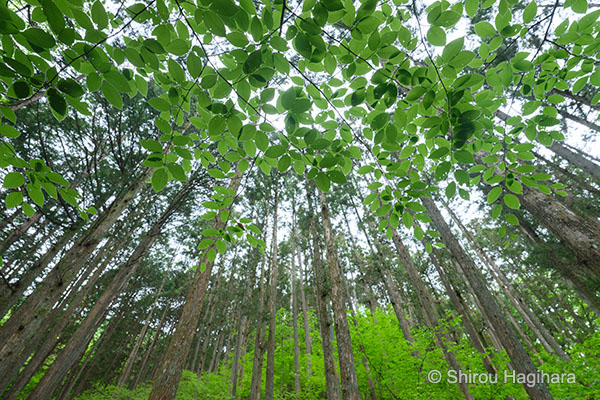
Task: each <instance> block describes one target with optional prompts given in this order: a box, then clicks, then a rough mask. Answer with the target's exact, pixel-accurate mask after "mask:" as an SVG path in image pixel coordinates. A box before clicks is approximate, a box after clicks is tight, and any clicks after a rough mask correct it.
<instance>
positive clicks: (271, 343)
mask: <svg viewBox="0 0 600 400" xmlns="http://www.w3.org/2000/svg"><path fill="white" fill-rule="evenodd" d="M278 202H279V191H278V188H277V181H276V182H275V203H274V206H273V207H274V208H273V236H272V239H271V246H272V247H271V281H270V285H269V304H268V313H269V337H268V339H267V373H266V379H265V399H266V400H273V395H274V392H275V383H274V379H275V328H276V326H275V325H276V323H277V279H278V276H279V263H278V262H277V206H278Z"/></svg>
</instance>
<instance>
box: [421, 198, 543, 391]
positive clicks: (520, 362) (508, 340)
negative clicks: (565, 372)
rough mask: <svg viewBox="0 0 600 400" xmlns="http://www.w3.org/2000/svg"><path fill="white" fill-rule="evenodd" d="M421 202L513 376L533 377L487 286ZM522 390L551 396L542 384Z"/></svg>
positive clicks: (427, 202)
mask: <svg viewBox="0 0 600 400" xmlns="http://www.w3.org/2000/svg"><path fill="white" fill-rule="evenodd" d="M422 201H423V205H424V206H425V208H426V209H427V214H428V215H429V217H430V218H431V219H432V221H433V225H434V226H435V227H436V229H437V231H438V233H439V234H440V236H441V238H442V240H443V241H444V243H445V244H446V246H447V247H448V250H449V251H450V252H451V253H452V255H453V256H454V257H455V258H456V260H457V261H458V263H460V265H461V266H462V267H463V271H464V273H465V279H467V280H468V281H469V282H470V284H471V286H472V288H473V290H474V292H475V295H476V296H477V297H478V298H479V300H480V303H481V305H482V307H483V315H484V317H485V318H486V319H487V320H488V321H489V323H490V325H493V326H494V327H495V332H496V333H497V334H498V338H499V339H500V341H501V343H502V345H503V347H504V348H505V349H506V351H507V353H508V355H509V357H510V360H511V364H512V365H513V367H514V369H515V370H516V371H517V373H521V374H524V375H535V374H537V373H538V370H537V368H536V367H535V364H534V363H533V362H532V361H531V358H529V355H528V354H527V352H526V351H525V349H524V348H523V346H522V345H521V342H519V340H518V339H517V336H516V335H515V333H514V331H513V330H512V329H511V328H510V326H509V325H508V323H507V321H506V318H505V317H504V316H503V313H502V310H501V309H500V307H499V306H498V303H496V300H495V299H494V297H493V295H492V294H491V293H490V291H489V289H488V285H487V284H486V282H485V281H484V279H483V278H482V276H481V273H480V272H479V270H478V269H477V267H476V266H475V263H474V262H473V260H472V259H471V258H470V257H469V256H468V255H467V253H466V252H465V251H464V250H463V248H462V247H461V246H460V244H459V243H458V241H457V240H456V238H455V237H454V235H453V234H452V232H451V231H450V228H449V227H448V225H447V224H446V221H445V220H444V218H443V217H442V214H441V213H440V211H439V210H438V208H437V206H436V205H435V203H434V202H433V200H431V199H430V198H427V197H424V198H422ZM525 390H526V391H527V393H528V394H529V395H530V396H531V397H532V398H534V399H552V395H550V391H549V390H548V387H547V386H546V384H545V383H536V384H535V385H525Z"/></svg>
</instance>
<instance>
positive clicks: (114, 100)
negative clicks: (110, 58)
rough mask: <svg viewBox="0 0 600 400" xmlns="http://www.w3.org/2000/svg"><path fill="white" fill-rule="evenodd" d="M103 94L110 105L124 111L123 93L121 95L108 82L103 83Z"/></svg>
mask: <svg viewBox="0 0 600 400" xmlns="http://www.w3.org/2000/svg"><path fill="white" fill-rule="evenodd" d="M102 94H103V95H104V97H105V98H106V100H108V102H109V103H110V104H112V105H113V106H115V107H117V108H118V109H119V110H122V109H123V98H121V93H119V91H118V90H117V89H115V87H114V86H113V85H111V84H110V83H108V81H104V82H102Z"/></svg>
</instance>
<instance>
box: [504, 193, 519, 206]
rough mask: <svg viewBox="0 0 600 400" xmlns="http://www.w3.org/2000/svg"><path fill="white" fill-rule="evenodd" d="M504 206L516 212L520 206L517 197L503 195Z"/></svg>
mask: <svg viewBox="0 0 600 400" xmlns="http://www.w3.org/2000/svg"><path fill="white" fill-rule="evenodd" d="M504 204H506V205H507V206H508V207H509V208H512V209H513V210H518V209H519V206H520V203H519V199H518V197H517V196H515V195H514V194H510V193H508V194H505V195H504Z"/></svg>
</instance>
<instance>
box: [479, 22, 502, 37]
mask: <svg viewBox="0 0 600 400" xmlns="http://www.w3.org/2000/svg"><path fill="white" fill-rule="evenodd" d="M475 33H477V35H479V36H480V37H482V38H488V37H492V36H495V35H496V33H497V32H496V29H495V28H494V26H493V25H492V24H490V23H489V22H487V21H481V22H478V23H476V24H475Z"/></svg>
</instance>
